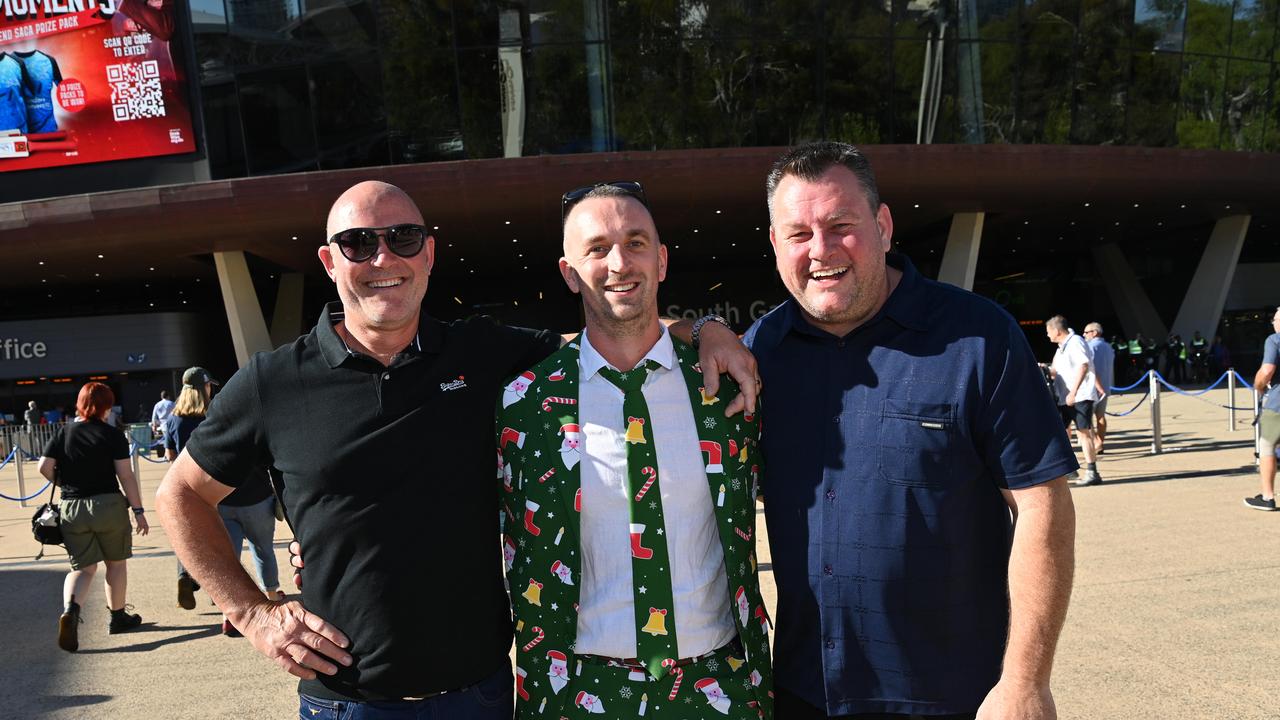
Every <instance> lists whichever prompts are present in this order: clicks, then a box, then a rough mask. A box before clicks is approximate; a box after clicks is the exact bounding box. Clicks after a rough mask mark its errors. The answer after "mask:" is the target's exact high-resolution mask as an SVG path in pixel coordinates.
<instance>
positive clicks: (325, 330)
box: [316, 300, 444, 368]
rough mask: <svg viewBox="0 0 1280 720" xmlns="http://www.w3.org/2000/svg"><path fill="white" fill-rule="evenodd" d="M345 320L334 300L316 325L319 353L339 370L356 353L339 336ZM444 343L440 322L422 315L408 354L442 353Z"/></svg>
mask: <svg viewBox="0 0 1280 720" xmlns="http://www.w3.org/2000/svg"><path fill="white" fill-rule="evenodd" d="M342 318H343V310H342V302H341V301H337V300H335V301H334V302H331V303H327V304H326V305H325V306H324V311H323V312H321V313H320V321H319V322H318V323H316V335H317V337H318V339H319V344H320V353H321V354H322V355H324V359H325V362H326V363H328V365H329V367H331V368H336V367H338V366H340V365H342V363H344V362H346V361H347V359H349V358H351V357H352V356H353V355H354V353H353V352H352V351H351V349H350V348H348V347H347V343H346V342H344V341H343V339H342V337H341V336H339V335H338V331H337V329H335V327H334V326H335V325H336V324H337V323H338V321H340V320H342ZM443 340H444V328H443V327H442V323H441V322H440V321H439V320H436V319H435V318H433V317H431V316H429V315H427V313H426V312H422V313H421V314H420V315H419V317H418V335H417V337H416V338H415V339H414V342H412V343H410V344H409V347H407V348H405V351H407V352H411V353H414V354H421V355H427V354H432V353H438V352H440V347H441V344H442V343H443Z"/></svg>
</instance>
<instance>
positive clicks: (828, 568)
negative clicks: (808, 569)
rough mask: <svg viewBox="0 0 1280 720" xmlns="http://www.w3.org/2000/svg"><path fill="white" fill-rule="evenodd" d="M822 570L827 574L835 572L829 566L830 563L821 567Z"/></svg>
mask: <svg viewBox="0 0 1280 720" xmlns="http://www.w3.org/2000/svg"><path fill="white" fill-rule="evenodd" d="M822 572H824V573H826V574H827V575H828V576H831V575H834V574H835V573H834V572H833V571H832V570H831V566H830V565H827V566H826V567H824V568H822Z"/></svg>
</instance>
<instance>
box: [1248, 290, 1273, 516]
mask: <svg viewBox="0 0 1280 720" xmlns="http://www.w3.org/2000/svg"><path fill="white" fill-rule="evenodd" d="M1271 328H1272V329H1273V330H1275V332H1274V333H1272V334H1271V335H1270V336H1269V337H1268V338H1267V339H1266V342H1265V343H1264V344H1263V346H1262V366H1261V367H1259V368H1258V373H1257V374H1256V375H1254V376H1253V388H1254V389H1255V390H1257V391H1258V392H1259V393H1265V394H1264V395H1263V396H1262V410H1261V411H1260V412H1259V413H1258V425H1259V428H1260V430H1261V433H1260V435H1261V440H1262V442H1261V444H1260V445H1259V447H1258V469H1259V471H1260V472H1261V481H1262V492H1261V493H1259V494H1257V495H1254V496H1253V497H1249V498H1245V499H1244V505H1245V507H1249V508H1253V509H1254V510H1275V509H1276V444H1277V443H1280V385H1277V386H1275V387H1272V386H1271V381H1272V380H1274V379H1275V377H1276V364H1277V363H1280V308H1276V313H1275V315H1272V316H1271Z"/></svg>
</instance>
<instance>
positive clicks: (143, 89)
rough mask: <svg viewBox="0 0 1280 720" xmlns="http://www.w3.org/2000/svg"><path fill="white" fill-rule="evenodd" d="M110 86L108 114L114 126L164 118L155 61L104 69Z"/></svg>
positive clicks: (158, 71) (162, 92)
mask: <svg viewBox="0 0 1280 720" xmlns="http://www.w3.org/2000/svg"><path fill="white" fill-rule="evenodd" d="M107 82H109V83H111V114H112V116H113V117H115V120H116V122H123V121H125V120H138V119H141V118H152V117H164V91H163V90H162V89H161V86H160V66H159V64H158V63H157V62H156V61H155V60H147V61H145V62H140V63H138V62H132V63H119V64H117V65H108V66H107Z"/></svg>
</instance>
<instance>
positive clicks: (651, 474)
mask: <svg viewBox="0 0 1280 720" xmlns="http://www.w3.org/2000/svg"><path fill="white" fill-rule="evenodd" d="M640 474H641V475H644V476H645V477H647V478H649V479H648V480H646V481H645V483H644V485H643V486H641V488H640V491H639V492H637V493H636V502H640V500H642V499H643V498H644V494H645V493H647V492H649V488H651V487H653V482H654V481H655V480H657V479H658V471H657V470H654V469H653V468H651V467H645V468H643V469H642V470H640Z"/></svg>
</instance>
